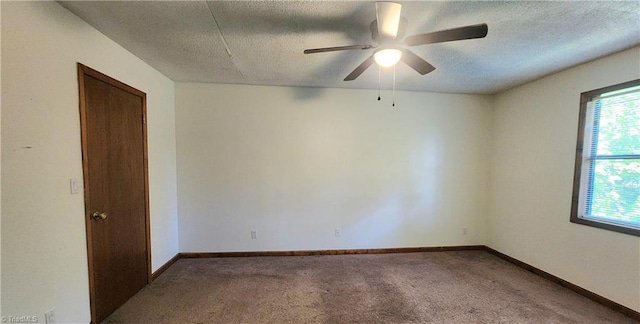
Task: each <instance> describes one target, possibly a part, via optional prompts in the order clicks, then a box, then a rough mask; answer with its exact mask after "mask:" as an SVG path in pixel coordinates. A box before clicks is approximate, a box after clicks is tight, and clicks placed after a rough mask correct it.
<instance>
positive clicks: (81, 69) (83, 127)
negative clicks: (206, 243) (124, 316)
mask: <svg viewBox="0 0 640 324" xmlns="http://www.w3.org/2000/svg"><path fill="white" fill-rule="evenodd" d="M77 66H78V91H79V93H80V132H81V142H82V172H83V180H84V181H83V184H84V219H85V231H86V234H87V235H86V236H87V261H88V271H89V304H90V308H91V322H92V323H97V314H96V298H95V274H94V269H93V240H92V239H93V238H92V234H91V226H92V225H91V224H92V223H91V210H90V207H91V206H89V202H90V201H91V200H90V199H89V197H90V195H91V193H90V192H89V188H90V186H89V177H88V175H89V157H88V156H87V152H88V147H87V145H88V143H87V141H88V138H87V107H86V98H85V89H84V78H85V75H87V76H91V77H93V78H95V79H98V80H100V81H103V82H105V83H107V84H109V85H111V86H114V87H116V88H119V89H121V90H124V91H126V92H129V93H131V94H133V95H136V96H138V97H140V98H141V99H142V120H141V123H142V141H143V161H144V163H143V164H144V204H145V235H146V238H145V241H146V248H147V255H146V258H147V284H149V283H150V282H151V281H152V274H151V226H150V216H149V168H148V156H149V154H148V146H147V94H146V93H144V92H142V91H140V90H138V89H136V88H134V87H131V86H129V85H127V84H125V83H122V82H120V81H118V80H116V79H114V78H111V77H109V76H107V75H105V74H103V73H100V72H98V71H96V70H94V69H92V68H90V67H88V66H86V65H83V64H82V63H77Z"/></svg>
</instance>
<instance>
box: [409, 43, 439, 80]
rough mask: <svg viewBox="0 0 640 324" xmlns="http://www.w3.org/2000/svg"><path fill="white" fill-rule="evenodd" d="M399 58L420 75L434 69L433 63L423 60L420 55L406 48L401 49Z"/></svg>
mask: <svg viewBox="0 0 640 324" xmlns="http://www.w3.org/2000/svg"><path fill="white" fill-rule="evenodd" d="M401 60H402V62H404V63H405V64H407V65H408V66H410V67H411V68H413V69H414V70H416V71H417V72H418V73H420V74H422V75H425V74H427V73H429V72H431V71H433V70H435V69H436V68H435V67H434V66H433V65H431V64H429V63H428V62H427V61H425V60H423V59H422V58H421V57H420V56H418V55H416V54H415V53H413V52H412V51H410V50H407V49H406V50H403V51H402V58H401Z"/></svg>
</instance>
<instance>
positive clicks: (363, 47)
mask: <svg viewBox="0 0 640 324" xmlns="http://www.w3.org/2000/svg"><path fill="white" fill-rule="evenodd" d="M370 48H373V45H347V46H336V47H323V48H312V49H306V50H304V53H305V54H313V53H324V52H335V51H348V50H366V49H370Z"/></svg>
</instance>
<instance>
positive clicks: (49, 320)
mask: <svg viewBox="0 0 640 324" xmlns="http://www.w3.org/2000/svg"><path fill="white" fill-rule="evenodd" d="M44 322H45V323H46V324H56V310H55V309H51V310H50V311H48V312H46V313H44Z"/></svg>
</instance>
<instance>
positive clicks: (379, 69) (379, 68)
mask: <svg viewBox="0 0 640 324" xmlns="http://www.w3.org/2000/svg"><path fill="white" fill-rule="evenodd" d="M381 70H382V68H381V67H380V65H378V101H380V73H381V72H380V71H381Z"/></svg>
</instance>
